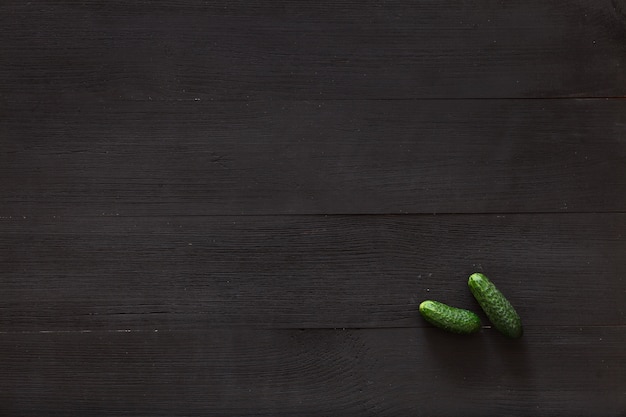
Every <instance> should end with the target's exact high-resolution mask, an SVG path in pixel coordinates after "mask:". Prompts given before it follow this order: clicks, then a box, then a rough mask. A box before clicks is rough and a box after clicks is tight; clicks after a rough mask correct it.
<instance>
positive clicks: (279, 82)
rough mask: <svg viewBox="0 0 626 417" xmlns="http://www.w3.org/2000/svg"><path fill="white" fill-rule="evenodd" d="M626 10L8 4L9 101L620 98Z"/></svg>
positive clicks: (613, 3) (535, 3)
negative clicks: (62, 99)
mask: <svg viewBox="0 0 626 417" xmlns="http://www.w3.org/2000/svg"><path fill="white" fill-rule="evenodd" d="M624 10H625V7H624V6H623V2H622V1H618V0H600V1H598V0H580V1H575V2H569V3H568V4H567V5H565V4H563V3H562V2H561V1H558V0H509V1H506V2H503V1H496V0H490V1H484V2H474V1H465V0H452V1H447V2H441V1H435V0H428V1H419V2H405V1H386V2H385V3H384V4H382V3H380V2H378V1H362V0H358V1H357V0H342V1H335V0H324V1H316V2H310V1H307V0H299V1H289V2H277V1H274V0H262V1H255V2H250V1H232V0H229V1H211V2H206V1H203V0H187V1H176V2H173V1H170V0H160V1H149V2H126V1H109V0H106V1H105V0H91V1H49V0H35V1H30V2H23V1H16V0H7V1H3V2H2V5H1V6H0V39H1V40H2V41H1V43H0V56H2V57H3V58H2V59H0V79H2V80H3V82H2V84H1V85H0V95H1V96H2V97H3V98H4V99H5V100H9V101H22V100H30V101H33V100H34V101H40V100H42V99H50V98H53V99H56V98H58V97H59V96H64V97H66V98H68V99H72V100H76V101H80V102H86V101H89V100H94V99H96V100H98V99H102V98H106V99H124V100H151V99H154V100H156V99H160V100H161V99H166V100H194V99H202V100H208V99H248V98H250V97H253V98H254V97H261V98H267V97H274V98H297V99H303V98H309V99H318V98H322V99H329V98H339V99H345V98H350V99H353V98H458V97H465V98H469V97H481V98H488V97H490V98H493V97H500V98H502V97H564V96H567V97H571V96H578V97H581V96H584V97H590V96H594V97H605V96H610V97H614V96H620V97H621V96H623V95H624V91H625V90H626V71H624V68H626V14H625V12H624Z"/></svg>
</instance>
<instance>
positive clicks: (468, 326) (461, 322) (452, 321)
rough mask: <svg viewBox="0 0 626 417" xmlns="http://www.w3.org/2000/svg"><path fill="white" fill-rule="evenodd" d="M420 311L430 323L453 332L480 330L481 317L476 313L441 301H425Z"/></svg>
mask: <svg viewBox="0 0 626 417" xmlns="http://www.w3.org/2000/svg"><path fill="white" fill-rule="evenodd" d="M420 313H421V314H422V316H423V317H424V318H425V319H426V321H428V322H429V323H431V324H433V325H435V326H437V327H439V328H441V329H444V330H447V331H449V332H452V333H457V334H470V333H476V332H477V331H479V330H480V319H479V318H478V316H477V315H476V314H475V313H473V312H471V311H469V310H463V309H462V308H456V307H451V306H449V305H447V304H443V303H440V302H439V301H432V300H426V301H423V302H422V303H421V304H420Z"/></svg>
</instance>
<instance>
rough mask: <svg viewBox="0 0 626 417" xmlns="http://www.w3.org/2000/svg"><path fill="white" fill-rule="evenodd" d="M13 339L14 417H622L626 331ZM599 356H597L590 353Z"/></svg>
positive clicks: (8, 407)
mask: <svg viewBox="0 0 626 417" xmlns="http://www.w3.org/2000/svg"><path fill="white" fill-rule="evenodd" d="M196 325H197V327H195V328H194V329H193V330H191V331H174V332H161V331H159V332H139V333H138V332H112V333H110V332H104V333H103V332H93V333H76V332H70V333H47V334H40V333H34V334H23V333H22V334H20V333H17V334H15V333H11V334H2V335H1V336H2V337H0V350H1V351H2V355H1V356H0V366H1V367H2V370H3V377H2V378H1V379H0V399H1V401H0V409H1V411H2V413H3V414H4V415H11V416H18V417H19V416H32V415H47V416H66V415H77V414H81V415H86V414H89V415H100V416H114V415H115V416H119V415H125V416H146V415H151V416H224V415H237V416H270V415H271V416H287V415H289V416H310V415H325V416H345V415H359V416H381V415H386V416H389V415H393V416H432V415H437V416H457V415H461V414H462V415H467V416H478V415H480V416H486V417H489V416H503V415H504V416H509V415H515V416H517V415H533V416H563V415H593V416H607V417H608V416H611V417H613V416H617V415H620V414H621V413H622V412H623V411H624V410H625V409H626V397H625V395H624V387H625V386H626V366H625V364H624V361H623V347H624V345H625V344H626V330H625V328H624V326H620V327H610V326H609V327H578V326H576V327H533V328H532V329H531V331H529V332H527V333H526V334H525V336H524V338H523V339H521V340H519V341H509V340H508V339H505V338H504V337H502V336H501V335H499V334H496V333H494V332H491V331H484V332H482V333H481V334H477V335H475V337H463V336H457V335H450V334H446V333H444V332H442V331H441V330H439V329H435V328H421V329H369V330H320V331H312V330H309V331H298V330H285V331H254V330H233V329H230V330H214V329H206V328H204V326H202V325H200V323H198V322H196ZM590 352H592V354H590Z"/></svg>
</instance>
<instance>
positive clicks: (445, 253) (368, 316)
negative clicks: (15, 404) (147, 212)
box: [0, 214, 626, 331]
mask: <svg viewBox="0 0 626 417" xmlns="http://www.w3.org/2000/svg"><path fill="white" fill-rule="evenodd" d="M0 227H1V228H0V248H1V249H2V250H1V251H0V264H1V265H2V269H3V271H2V282H3V283H2V292H1V297H2V302H1V303H0V329H1V330H5V331H51V330H117V329H131V330H151V329H159V330H176V329H186V328H189V327H192V328H195V327H198V326H199V325H201V326H203V327H207V328H212V327H216V328H229V327H242V326H246V327H251V326H252V327H255V328H335V327H339V328H341V327H349V328H363V327H367V328H371V327H418V326H419V327H421V326H428V325H427V324H426V322H425V321H423V320H422V319H421V317H419V314H418V309H417V307H418V305H419V303H420V302H421V301H423V300H424V299H430V298H433V299H436V300H439V301H442V302H446V303H450V304H452V305H455V306H457V307H462V308H469V309H472V310H476V311H480V308H479V307H478V305H477V303H476V302H475V300H474V299H473V298H472V296H471V294H470V291H469V289H468V288H467V277H468V276H469V275H470V274H471V273H472V272H476V271H482V272H484V273H485V274H487V276H489V277H490V278H492V280H493V281H494V282H495V283H496V285H498V287H499V288H500V289H501V290H502V291H503V292H504V294H505V295H507V297H509V299H510V300H511V302H512V303H513V305H514V306H515V307H516V308H517V309H518V312H519V313H520V315H521V317H522V319H523V323H524V325H525V326H529V327H530V328H532V327H533V326H564V325H565V326H577V325H581V326H590V325H626V316H625V312H626V310H625V307H626V284H625V282H624V277H626V264H625V263H624V253H626V239H625V235H626V233H625V232H626V215H625V214H569V215H564V214H554V215H541V216H537V215H506V216H505V215H460V216H455V215H449V216H292V217H287V216H267V217H255V216H252V217H242V216H222V217H201V216H200V217H194V216H192V217H174V218H167V217H165V218H146V217H139V218H135V217H128V218H125V217H100V218H70V219H66V218H61V219H59V218H57V219H54V218H26V219H24V218H17V219H16V218H11V219H2V222H0ZM481 317H482V320H483V322H484V323H487V320H486V318H485V317H484V315H483V316H481Z"/></svg>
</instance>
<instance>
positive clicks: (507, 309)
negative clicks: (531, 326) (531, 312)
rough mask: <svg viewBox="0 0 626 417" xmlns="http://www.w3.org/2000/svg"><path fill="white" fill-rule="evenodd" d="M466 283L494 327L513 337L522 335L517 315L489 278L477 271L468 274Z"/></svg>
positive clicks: (520, 322)
mask: <svg viewBox="0 0 626 417" xmlns="http://www.w3.org/2000/svg"><path fill="white" fill-rule="evenodd" d="M467 285H468V286H469V288H470V291H471V292H472V294H473V295H474V298H476V301H478V304H480V307H481V308H482V309H483V310H484V312H485V314H486V315H487V317H488V318H489V320H490V321H491V323H493V325H494V327H495V328H496V329H498V330H499V331H500V332H501V333H502V334H504V335H505V336H508V337H510V338H513V339H517V338H519V337H522V334H523V329H522V321H521V319H520V317H519V315H518V314H517V312H516V311H515V309H514V308H513V306H512V305H511V303H510V302H509V301H508V300H507V299H506V298H505V297H504V295H502V293H501V292H500V291H499V290H498V289H497V288H496V286H495V285H494V284H493V283H492V282H491V281H490V280H489V278H487V277H486V276H485V275H483V274H481V273H478V272H477V273H474V274H472V275H470V277H469V280H468V282H467Z"/></svg>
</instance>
